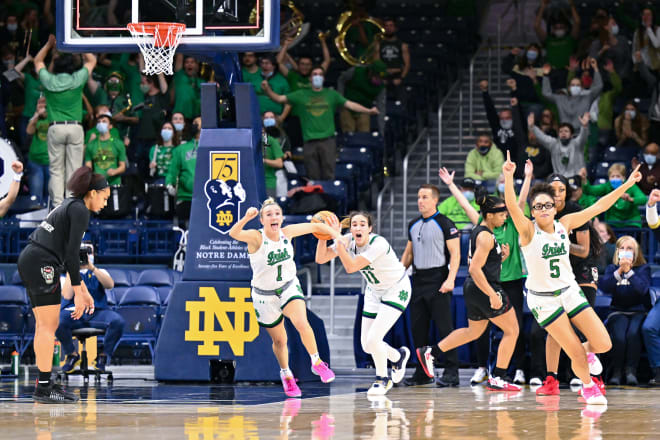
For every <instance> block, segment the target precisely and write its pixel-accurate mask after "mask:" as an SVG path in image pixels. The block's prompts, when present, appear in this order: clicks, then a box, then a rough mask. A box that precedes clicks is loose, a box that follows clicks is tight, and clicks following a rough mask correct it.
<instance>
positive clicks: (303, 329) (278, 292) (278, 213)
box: [229, 198, 335, 397]
mask: <svg viewBox="0 0 660 440" xmlns="http://www.w3.org/2000/svg"><path fill="white" fill-rule="evenodd" d="M257 215H260V217H259V220H260V221H261V224H262V225H263V228H261V229H258V230H257V229H246V230H244V229H243V228H244V227H245V225H246V224H247V223H248V222H249V221H250V220H252V219H254V218H255V217H256V216H257ZM282 220H283V217H282V208H280V206H279V205H278V204H277V203H276V202H275V201H274V200H273V199H270V198H269V199H266V201H264V204H263V206H262V207H261V212H259V210H258V209H257V208H254V207H251V208H248V210H247V212H246V213H245V216H244V217H243V218H241V219H240V220H239V221H238V222H236V224H234V226H232V228H231V229H230V230H229V235H230V236H231V237H232V238H233V239H235V240H238V241H242V242H243V243H247V245H248V254H249V257H250V266H251V267H252V303H253V305H254V310H255V312H256V314H257V321H258V322H259V325H260V326H261V327H265V328H266V330H267V331H268V334H269V335H270V337H271V338H272V340H273V352H274V353H275V357H276V358H277V362H278V363H279V365H280V378H281V379H282V386H283V387H284V392H285V393H286V395H287V396H289V397H300V395H301V393H300V388H298V385H297V384H296V379H295V378H294V376H293V373H292V372H291V370H290V369H289V350H288V348H287V335H286V330H285V328H284V322H282V319H283V317H284V316H286V317H287V318H289V320H291V323H292V324H293V326H294V327H295V328H296V330H298V333H299V334H300V339H301V341H302V343H303V345H304V346H305V349H306V350H307V352H308V353H309V355H310V357H311V359H312V372H313V373H314V374H316V375H318V376H320V377H321V381H322V382H324V383H328V382H332V381H333V380H334V379H335V374H334V373H333V372H332V370H331V369H330V368H329V367H328V364H326V363H325V362H323V361H322V360H321V358H320V357H319V353H318V348H317V346H316V338H315V337H314V332H313V330H312V327H311V326H310V325H309V322H308V321H307V308H306V307H305V298H304V296H303V293H302V288H301V287H300V281H298V277H296V263H295V262H294V261H293V245H292V244H291V239H293V238H295V237H298V236H301V235H305V234H311V233H314V232H316V233H320V234H332V233H334V230H333V229H332V228H331V227H330V226H328V225H326V224H324V223H301V224H293V225H288V226H285V227H284V228H282Z"/></svg>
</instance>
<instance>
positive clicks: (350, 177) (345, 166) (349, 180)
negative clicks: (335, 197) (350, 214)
mask: <svg viewBox="0 0 660 440" xmlns="http://www.w3.org/2000/svg"><path fill="white" fill-rule="evenodd" d="M335 178H336V179H338V180H341V181H342V182H344V184H345V185H346V199H347V203H348V206H347V207H346V208H347V209H348V210H349V211H350V210H351V209H355V208H356V207H357V200H358V192H357V185H358V172H357V167H354V166H353V164H352V163H338V164H337V167H336V168H335Z"/></svg>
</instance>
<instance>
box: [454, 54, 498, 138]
mask: <svg viewBox="0 0 660 440" xmlns="http://www.w3.org/2000/svg"><path fill="white" fill-rule="evenodd" d="M483 48H484V47H483V46H482V47H480V48H479V49H477V51H476V52H475V53H474V55H473V56H472V59H471V60H470V67H469V72H470V73H469V77H470V91H469V97H468V109H469V110H468V112H469V115H468V117H469V119H470V134H472V135H474V128H473V126H472V120H473V119H474V111H473V109H474V63H475V62H476V61H477V56H478V55H479V53H480V52H481V51H482V50H483ZM491 56H492V50H491V47H490V45H489V46H488V57H487V58H486V63H487V65H488V84H490V83H491V62H490V58H491ZM461 134H462V133H461ZM461 139H463V136H462V135H461ZM461 146H462V142H461Z"/></svg>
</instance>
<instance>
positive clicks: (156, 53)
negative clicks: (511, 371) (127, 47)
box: [126, 22, 186, 75]
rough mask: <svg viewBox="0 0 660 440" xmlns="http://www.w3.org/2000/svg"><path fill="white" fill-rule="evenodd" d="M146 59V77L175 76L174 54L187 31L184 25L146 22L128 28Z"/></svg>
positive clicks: (130, 24)
mask: <svg viewBox="0 0 660 440" xmlns="http://www.w3.org/2000/svg"><path fill="white" fill-rule="evenodd" d="M126 27H127V28H128V30H129V31H130V32H131V36H132V37H133V39H134V40H135V42H136V43H137V45H138V47H139V48H140V52H142V56H143V57H144V70H143V71H142V72H143V73H144V74H146V75H157V74H159V73H164V74H166V75H173V73H174V72H172V64H173V60H174V52H176V48H177V47H178V46H179V42H180V41H181V35H182V34H183V32H184V31H185V30H186V25H185V24H183V23H164V22H144V23H129V24H128V25H127V26H126Z"/></svg>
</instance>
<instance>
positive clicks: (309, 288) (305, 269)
mask: <svg viewBox="0 0 660 440" xmlns="http://www.w3.org/2000/svg"><path fill="white" fill-rule="evenodd" d="M302 274H306V275H307V276H306V277H305V278H306V280H307V281H306V282H305V290H306V291H307V294H306V295H305V302H306V303H307V307H309V305H310V304H311V302H312V271H311V270H310V269H309V267H301V268H300V269H298V271H297V272H296V276H298V275H302ZM298 279H300V277H298Z"/></svg>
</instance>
